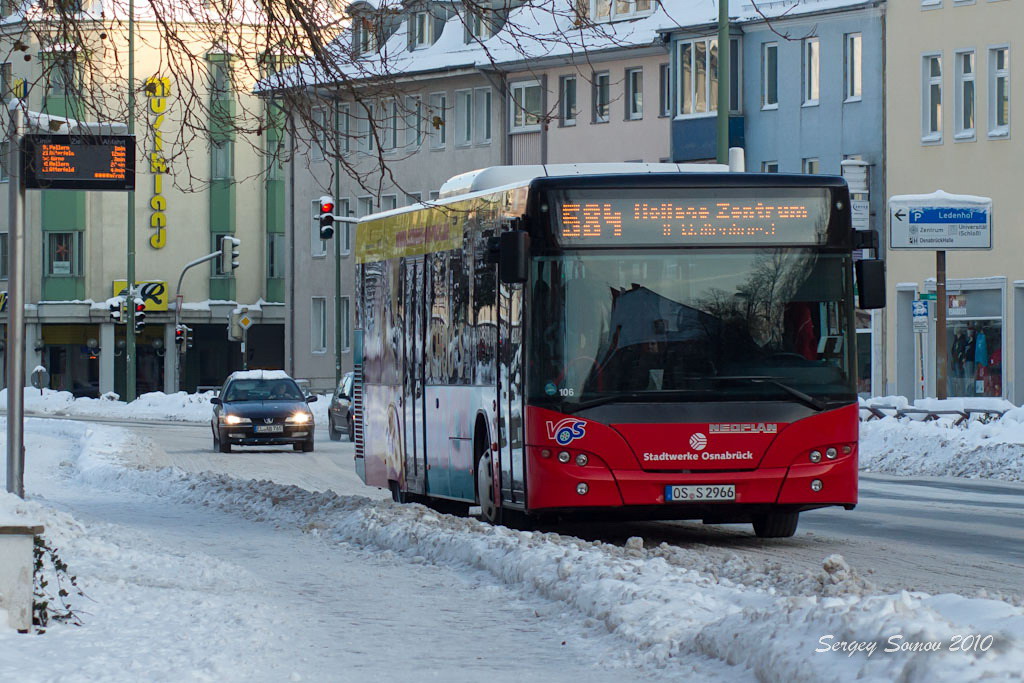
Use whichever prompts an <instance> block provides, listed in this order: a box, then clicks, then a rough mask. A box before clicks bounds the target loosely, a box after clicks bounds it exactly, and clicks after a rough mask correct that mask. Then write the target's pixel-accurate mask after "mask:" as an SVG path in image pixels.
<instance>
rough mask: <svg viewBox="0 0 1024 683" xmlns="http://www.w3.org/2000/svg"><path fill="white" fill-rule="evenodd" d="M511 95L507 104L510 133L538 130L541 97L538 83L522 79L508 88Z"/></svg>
mask: <svg viewBox="0 0 1024 683" xmlns="http://www.w3.org/2000/svg"><path fill="white" fill-rule="evenodd" d="M509 89H510V91H511V95H512V97H511V98H510V100H509V106H510V107H511V108H512V111H511V112H510V113H509V121H510V124H511V126H510V128H509V132H510V133H529V132H533V131H538V130H540V120H541V107H542V99H543V98H542V97H541V91H540V83H538V82H537V81H522V82H520V83H513V84H512V86H511V87H510V88H509Z"/></svg>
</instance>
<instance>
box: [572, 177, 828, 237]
mask: <svg viewBox="0 0 1024 683" xmlns="http://www.w3.org/2000/svg"><path fill="white" fill-rule="evenodd" d="M828 202H829V192H828V190H825V189H820V188H764V189H758V190H752V189H750V188H679V189H664V188H657V189H647V190H635V189H600V190H596V189H595V190H566V191H564V192H560V193H557V197H556V198H555V201H553V202H552V209H553V211H554V215H555V235H556V237H557V239H558V241H559V243H561V244H564V245H566V246H568V245H572V246H599V247H610V246H666V247H669V246H712V245H735V246H739V245H744V244H750V245H757V246H770V245H773V244H824V243H825V242H826V237H827V236H826V231H827V229H828V219H829V204H828Z"/></svg>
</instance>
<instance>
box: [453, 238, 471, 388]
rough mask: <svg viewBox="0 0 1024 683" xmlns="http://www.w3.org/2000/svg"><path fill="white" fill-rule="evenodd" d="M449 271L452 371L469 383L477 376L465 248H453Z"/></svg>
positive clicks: (457, 378)
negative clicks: (461, 249)
mask: <svg viewBox="0 0 1024 683" xmlns="http://www.w3.org/2000/svg"><path fill="white" fill-rule="evenodd" d="M448 273H449V276H450V283H449V287H448V293H449V295H450V296H451V302H452V307H451V320H452V324H451V326H450V329H449V341H448V354H449V360H448V367H449V369H450V371H451V381H452V384H469V383H470V382H471V381H472V380H473V372H472V366H471V365H470V357H471V354H470V349H472V345H471V344H470V343H469V334H470V332H471V331H472V330H471V328H470V326H469V324H468V323H469V275H468V274H467V272H466V268H465V264H464V262H463V256H462V251H460V250H455V251H453V252H451V261H450V263H449V268H448Z"/></svg>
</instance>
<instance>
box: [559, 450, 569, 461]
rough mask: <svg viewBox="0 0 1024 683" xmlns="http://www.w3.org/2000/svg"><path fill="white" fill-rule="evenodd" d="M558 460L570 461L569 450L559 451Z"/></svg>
mask: <svg viewBox="0 0 1024 683" xmlns="http://www.w3.org/2000/svg"><path fill="white" fill-rule="evenodd" d="M558 462H569V451H559V452H558Z"/></svg>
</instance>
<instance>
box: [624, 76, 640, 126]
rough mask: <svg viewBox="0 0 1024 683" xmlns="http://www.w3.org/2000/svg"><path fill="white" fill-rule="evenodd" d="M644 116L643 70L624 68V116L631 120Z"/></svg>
mask: <svg viewBox="0 0 1024 683" xmlns="http://www.w3.org/2000/svg"><path fill="white" fill-rule="evenodd" d="M643 117H644V71H643V69H626V118H627V119H631V120H634V121H635V120H637V119H642V118H643Z"/></svg>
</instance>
